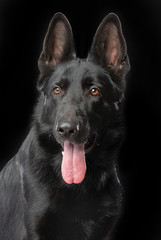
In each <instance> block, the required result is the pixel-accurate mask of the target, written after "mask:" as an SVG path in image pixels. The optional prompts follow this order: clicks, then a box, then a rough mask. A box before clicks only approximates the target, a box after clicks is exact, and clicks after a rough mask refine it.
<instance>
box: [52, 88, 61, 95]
mask: <svg viewBox="0 0 161 240" xmlns="http://www.w3.org/2000/svg"><path fill="white" fill-rule="evenodd" d="M53 92H54V94H56V95H58V94H60V93H61V88H60V87H55V88H54V89H53Z"/></svg>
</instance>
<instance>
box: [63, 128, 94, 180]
mask: <svg viewBox="0 0 161 240" xmlns="http://www.w3.org/2000/svg"><path fill="white" fill-rule="evenodd" d="M96 138H97V134H96V132H93V133H92V134H90V135H89V137H88V138H87V140H86V141H85V142H84V143H81V144H74V143H71V142H70V141H65V142H64V143H63V148H64V152H62V154H63V159H62V166H61V172H62V177H63V179H64V181H65V182H66V183H68V184H72V183H75V184H79V183H81V182H82V181H83V180H84V178H85V174H86V159H85V154H87V153H89V152H90V151H91V150H92V148H93V147H94V145H95V142H96Z"/></svg>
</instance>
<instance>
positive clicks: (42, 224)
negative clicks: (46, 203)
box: [37, 197, 105, 239]
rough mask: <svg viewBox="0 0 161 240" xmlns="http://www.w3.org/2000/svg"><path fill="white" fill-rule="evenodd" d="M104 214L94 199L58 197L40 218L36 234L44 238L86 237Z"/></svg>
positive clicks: (91, 232)
mask: <svg viewBox="0 0 161 240" xmlns="http://www.w3.org/2000/svg"><path fill="white" fill-rule="evenodd" d="M104 216H105V213H103V208H102V207H101V206H100V205H99V204H98V202H97V200H96V199H87V198H80V200H79V201H78V199H72V198H68V197H67V198H65V199H59V201H58V200H56V201H55V202H54V204H52V205H51V206H50V207H49V208H48V209H47V210H46V212H45V213H44V215H43V216H42V217H41V218H40V220H39V223H38V228H37V229H38V234H39V235H40V236H43V235H44V236H47V238H45V239H86V238H87V239H88V238H89V237H90V236H91V235H92V234H93V229H94V228H95V227H96V225H97V224H98V222H99V221H100V219H103V217H104ZM53 236H55V237H56V238H53Z"/></svg>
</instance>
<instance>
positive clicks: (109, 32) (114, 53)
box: [102, 23, 123, 69]
mask: <svg viewBox="0 0 161 240" xmlns="http://www.w3.org/2000/svg"><path fill="white" fill-rule="evenodd" d="M106 36H108V38H107V37H106ZM102 41H103V42H104V50H105V53H104V55H105V63H106V64H107V67H108V68H116V69H117V68H119V67H121V66H119V62H120V61H121V58H122V51H123V49H122V46H121V42H120V37H119V33H118V29H117V27H116V26H115V24H113V23H109V24H107V26H106V27H105V29H104V32H103V38H102Z"/></svg>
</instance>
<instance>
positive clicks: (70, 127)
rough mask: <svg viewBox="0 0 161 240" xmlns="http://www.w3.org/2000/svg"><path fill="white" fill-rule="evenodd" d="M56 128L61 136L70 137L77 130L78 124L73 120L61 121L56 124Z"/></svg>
mask: <svg viewBox="0 0 161 240" xmlns="http://www.w3.org/2000/svg"><path fill="white" fill-rule="evenodd" d="M56 130H57V131H58V133H59V134H60V135H61V136H65V137H70V136H73V135H75V134H76V133H77V132H78V131H79V124H76V123H74V122H61V123H59V124H58V125H57V127H56Z"/></svg>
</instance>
